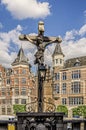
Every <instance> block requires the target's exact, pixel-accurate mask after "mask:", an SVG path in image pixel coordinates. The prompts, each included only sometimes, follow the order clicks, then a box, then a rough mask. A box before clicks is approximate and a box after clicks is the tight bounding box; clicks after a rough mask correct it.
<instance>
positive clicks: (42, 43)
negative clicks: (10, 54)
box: [19, 21, 62, 112]
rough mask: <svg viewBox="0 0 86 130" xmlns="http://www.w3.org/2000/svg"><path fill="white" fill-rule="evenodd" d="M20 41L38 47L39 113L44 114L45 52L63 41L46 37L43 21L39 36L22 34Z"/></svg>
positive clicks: (39, 24)
mask: <svg viewBox="0 0 86 130" xmlns="http://www.w3.org/2000/svg"><path fill="white" fill-rule="evenodd" d="M19 39H20V40H22V41H29V42H31V43H32V44H34V45H36V47H37V52H36V54H35V61H34V64H38V112H43V79H44V77H45V76H43V75H42V73H40V71H42V70H43V71H44V70H46V68H45V65H44V51H45V48H46V47H47V46H48V45H49V44H51V43H61V42H62V39H61V38H60V37H47V36H44V22H42V21H40V22H39V23H38V35H34V36H33V35H27V34H21V35H20V36H19Z"/></svg>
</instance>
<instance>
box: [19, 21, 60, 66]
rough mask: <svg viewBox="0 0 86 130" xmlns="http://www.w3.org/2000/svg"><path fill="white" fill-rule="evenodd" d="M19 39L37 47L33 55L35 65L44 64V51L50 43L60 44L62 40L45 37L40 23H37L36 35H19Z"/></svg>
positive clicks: (41, 22) (42, 25)
mask: <svg viewBox="0 0 86 130" xmlns="http://www.w3.org/2000/svg"><path fill="white" fill-rule="evenodd" d="M19 39H20V40H22V41H29V42H31V43H32V44H34V45H36V46H37V52H36V54H35V57H36V59H35V62H34V63H35V64H40V65H43V64H44V50H45V48H46V46H48V45H49V44H51V43H61V42H62V39H61V38H60V37H47V36H44V22H43V21H40V22H39V23H38V35H32V36H31V35H27V34H21V35H20V36H19Z"/></svg>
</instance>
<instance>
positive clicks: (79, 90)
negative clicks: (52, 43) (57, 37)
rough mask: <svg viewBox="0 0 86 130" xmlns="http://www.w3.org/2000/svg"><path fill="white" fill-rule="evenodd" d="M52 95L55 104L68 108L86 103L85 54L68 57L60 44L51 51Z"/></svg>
mask: <svg viewBox="0 0 86 130" xmlns="http://www.w3.org/2000/svg"><path fill="white" fill-rule="evenodd" d="M52 58H53V97H54V99H55V104H56V106H57V105H60V104H62V105H66V106H67V107H68V109H71V108H73V107H76V106H77V105H82V104H86V56H83V57H76V58H71V59H68V60H66V61H65V62H64V54H63V52H62V49H61V46H60V44H57V45H56V47H55V50H54V53H53V56H52Z"/></svg>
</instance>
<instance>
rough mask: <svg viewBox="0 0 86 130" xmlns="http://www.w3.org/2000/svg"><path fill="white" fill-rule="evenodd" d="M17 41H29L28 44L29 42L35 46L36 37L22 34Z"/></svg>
mask: <svg viewBox="0 0 86 130" xmlns="http://www.w3.org/2000/svg"><path fill="white" fill-rule="evenodd" d="M19 40H22V41H29V42H31V43H32V44H35V45H36V36H30V35H23V34H21V35H20V36H19Z"/></svg>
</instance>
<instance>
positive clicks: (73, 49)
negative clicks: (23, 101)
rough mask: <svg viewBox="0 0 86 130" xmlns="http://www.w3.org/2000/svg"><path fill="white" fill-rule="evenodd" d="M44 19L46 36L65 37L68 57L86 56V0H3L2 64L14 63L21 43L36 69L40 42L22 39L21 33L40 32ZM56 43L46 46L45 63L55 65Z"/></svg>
mask: <svg viewBox="0 0 86 130" xmlns="http://www.w3.org/2000/svg"><path fill="white" fill-rule="evenodd" d="M39 21H43V22H44V27H45V32H44V35H45V36H55V37H58V36H60V37H62V43H61V47H62V51H63V53H64V55H65V60H66V59H69V58H74V57H80V56H86V0H83V1H82V0H0V64H2V65H3V66H4V67H6V68H9V67H11V63H12V62H13V61H14V59H15V58H16V56H17V54H18V51H19V49H20V47H21V46H22V48H23V49H24V52H25V55H26V56H27V57H28V59H29V63H30V64H31V65H32V71H33V72H34V71H35V66H34V58H35V57H34V54H35V53H36V51H37V49H36V46H34V45H32V44H31V43H30V42H26V41H20V40H19V38H18V37H19V35H20V34H31V35H36V34H38V22H39ZM55 46H56V44H55V43H54V44H52V45H49V46H48V47H47V48H46V50H45V63H46V64H48V65H52V54H53V51H54V49H55Z"/></svg>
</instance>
